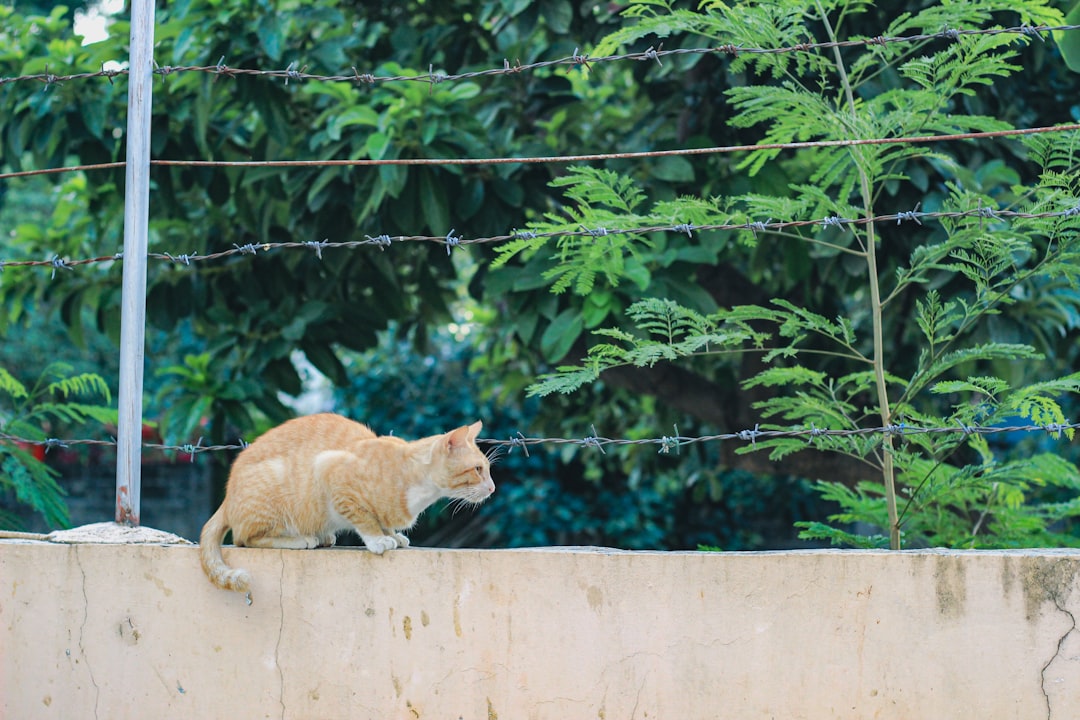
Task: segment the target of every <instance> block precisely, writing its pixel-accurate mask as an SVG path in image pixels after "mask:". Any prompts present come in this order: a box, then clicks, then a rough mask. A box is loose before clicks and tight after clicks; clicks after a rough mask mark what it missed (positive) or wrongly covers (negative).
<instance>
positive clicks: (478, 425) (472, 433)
mask: <svg viewBox="0 0 1080 720" xmlns="http://www.w3.org/2000/svg"><path fill="white" fill-rule="evenodd" d="M483 429H484V422H483V420H477V421H476V422H474V423H473V424H472V425H470V426H469V439H470V440H476V438H477V437H478V436H479V435H480V431H481V430H483Z"/></svg>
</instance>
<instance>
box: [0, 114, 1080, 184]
mask: <svg viewBox="0 0 1080 720" xmlns="http://www.w3.org/2000/svg"><path fill="white" fill-rule="evenodd" d="M1077 130H1080V123H1072V124H1065V125H1048V126H1044V127H1034V128H1011V129H1009V130H990V131H982V132H968V133H953V134H950V135H916V136H909V137H886V138H853V139H850V140H809V141H804V142H789V143H759V144H756V145H723V146H716V147H705V148H677V149H674V150H642V151H638V152H615V153H590V154H580V155H549V156H534V157H488V158H390V159H380V160H373V159H363V158H360V159H355V160H151V161H150V165H152V166H164V167H194V168H200V167H286V168H288V167H372V166H375V167H377V166H382V165H417V166H436V167H437V166H444V165H459V166H460V165H525V164H540V163H569V162H597V161H606V160H638V159H644V158H662V157H673V156H693V155H720V154H725V153H737V152H754V151H761V150H806V149H815V148H833V147H858V146H861V145H904V144H921V143H932V142H950V141H954V140H983V139H993V138H1003V137H1016V136H1023V135H1039V134H1044V133H1056V132H1075V131H1077ZM125 165H127V163H126V162H124V161H117V162H111V163H97V164H93V165H71V166H68V167H61V168H44V169H39V170H20V171H16V172H7V173H0V180H6V179H9V178H18V177H30V176H33V175H49V174H56V173H64V172H75V171H86V170H105V169H112V168H121V167H124V166H125Z"/></svg>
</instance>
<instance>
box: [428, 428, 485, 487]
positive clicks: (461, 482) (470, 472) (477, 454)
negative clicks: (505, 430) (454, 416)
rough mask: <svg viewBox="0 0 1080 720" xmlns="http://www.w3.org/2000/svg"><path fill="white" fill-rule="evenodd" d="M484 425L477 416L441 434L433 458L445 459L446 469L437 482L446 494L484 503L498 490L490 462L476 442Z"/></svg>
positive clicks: (444, 466)
mask: <svg viewBox="0 0 1080 720" xmlns="http://www.w3.org/2000/svg"><path fill="white" fill-rule="evenodd" d="M483 426H484V424H483V423H482V422H480V421H479V420H477V421H476V422H474V423H473V424H472V425H462V426H461V427H459V428H457V429H456V430H451V431H450V432H448V433H446V434H445V435H441V436H439V439H438V441H437V443H436V445H435V447H434V448H433V458H432V459H435V458H436V457H437V458H438V461H439V462H440V463H442V470H443V472H441V473H439V474H438V479H437V480H436V482H437V483H438V484H439V486H440V487H441V488H442V490H443V493H444V495H445V496H446V497H449V498H453V499H455V500H462V501H464V502H468V503H482V502H484V501H485V500H487V499H488V498H489V497H490V496H491V494H492V493H493V492H495V482H494V481H493V480H492V479H491V463H490V461H489V460H488V458H487V456H486V455H485V454H484V453H483V452H481V450H480V448H478V447H477V446H476V437H477V435H479V434H480V429H481V428H482V427H483Z"/></svg>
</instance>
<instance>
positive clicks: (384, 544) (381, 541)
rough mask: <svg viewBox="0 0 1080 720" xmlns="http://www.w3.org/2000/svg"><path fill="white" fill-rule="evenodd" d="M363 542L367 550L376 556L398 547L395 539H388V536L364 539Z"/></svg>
mask: <svg viewBox="0 0 1080 720" xmlns="http://www.w3.org/2000/svg"><path fill="white" fill-rule="evenodd" d="M363 540H364V545H365V546H366V547H367V549H368V550H370V551H371V552H373V553H375V554H376V555H382V554H383V553H384V552H386V551H387V550H393V549H394V548H396V547H397V546H398V541H397V538H394V537H390V536H389V535H376V536H375V537H365V538H364V539H363Z"/></svg>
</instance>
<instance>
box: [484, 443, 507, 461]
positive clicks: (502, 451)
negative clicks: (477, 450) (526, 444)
mask: <svg viewBox="0 0 1080 720" xmlns="http://www.w3.org/2000/svg"><path fill="white" fill-rule="evenodd" d="M505 456H506V448H504V447H503V446H502V445H496V446H495V447H493V448H491V449H490V450H488V451H487V452H486V453H485V454H484V457H486V458H487V459H488V462H489V463H491V464H492V465H494V464H495V463H497V462H499V461H500V460H502V459H503V458H504V457H505Z"/></svg>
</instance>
